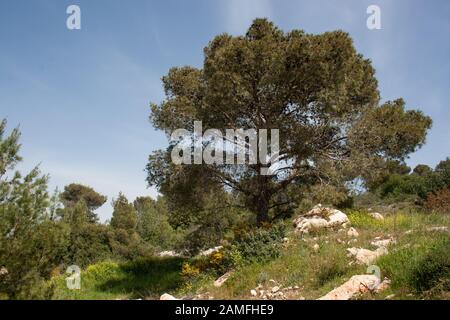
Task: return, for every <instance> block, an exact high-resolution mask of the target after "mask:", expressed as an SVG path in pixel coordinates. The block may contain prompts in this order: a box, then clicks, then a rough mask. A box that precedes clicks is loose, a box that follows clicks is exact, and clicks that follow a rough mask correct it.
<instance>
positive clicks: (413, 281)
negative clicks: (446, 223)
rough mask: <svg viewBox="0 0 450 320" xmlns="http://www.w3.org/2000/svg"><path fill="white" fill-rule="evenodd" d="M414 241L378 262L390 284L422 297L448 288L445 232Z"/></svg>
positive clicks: (449, 241)
mask: <svg viewBox="0 0 450 320" xmlns="http://www.w3.org/2000/svg"><path fill="white" fill-rule="evenodd" d="M414 240H415V241H414V242H415V244H413V245H404V246H402V247H400V249H398V250H396V251H393V252H391V253H390V254H388V255H386V256H383V257H381V258H380V259H379V260H378V264H379V266H380V267H381V270H382V271H383V272H385V273H386V276H387V277H388V278H390V279H391V280H392V287H393V288H394V289H399V290H403V291H409V292H414V293H416V294H419V295H422V296H425V295H428V294H430V293H431V294H433V295H436V294H439V292H445V291H448V290H450V256H449V254H448V248H449V247H450V239H449V238H448V236H447V235H439V236H436V237H433V238H431V237H429V236H428V237H423V236H422V237H421V238H420V239H414Z"/></svg>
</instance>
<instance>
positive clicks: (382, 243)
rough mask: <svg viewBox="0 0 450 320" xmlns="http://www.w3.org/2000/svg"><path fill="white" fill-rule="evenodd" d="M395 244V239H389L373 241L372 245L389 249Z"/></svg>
mask: <svg viewBox="0 0 450 320" xmlns="http://www.w3.org/2000/svg"><path fill="white" fill-rule="evenodd" d="M394 243H395V240H394V239H393V238H389V239H376V240H373V241H372V242H371V243H370V244H371V245H372V246H374V247H377V248H387V247H389V246H390V245H391V244H394Z"/></svg>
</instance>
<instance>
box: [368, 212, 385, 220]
mask: <svg viewBox="0 0 450 320" xmlns="http://www.w3.org/2000/svg"><path fill="white" fill-rule="evenodd" d="M369 216H371V217H372V218H374V219H376V220H384V217H383V216H382V215H381V213H378V212H369Z"/></svg>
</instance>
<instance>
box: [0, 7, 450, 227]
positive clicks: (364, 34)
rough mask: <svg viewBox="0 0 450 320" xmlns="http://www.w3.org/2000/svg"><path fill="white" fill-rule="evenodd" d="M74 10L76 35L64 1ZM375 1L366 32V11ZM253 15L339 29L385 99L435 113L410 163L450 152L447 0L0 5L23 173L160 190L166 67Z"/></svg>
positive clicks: (0, 89)
mask: <svg viewBox="0 0 450 320" xmlns="http://www.w3.org/2000/svg"><path fill="white" fill-rule="evenodd" d="M71 4H76V5H79V6H80V8H81V20H82V22H81V27H82V28H81V30H72V31H70V30H68V29H67V28H66V19H67V16H68V15H67V14H66V8H67V6H69V5H71ZM370 4H376V5H378V6H379V7H380V8H381V24H382V29H381V30H368V29H367V27H366V19H367V17H368V14H367V13H366V8H367V7H368V6H369V5H370ZM255 17H267V18H269V19H271V20H272V21H274V22H275V23H276V24H277V25H278V26H279V27H281V28H282V29H284V30H291V29H304V30H305V31H307V32H311V33H321V32H324V31H328V30H335V29H343V30H345V31H347V32H349V33H350V35H351V36H352V37H353V39H354V42H355V46H356V48H357V50H358V51H359V52H361V53H362V54H363V55H364V56H366V57H368V58H370V59H372V61H373V64H374V66H375V68H376V70H377V78H378V80H379V88H380V91H381V95H382V98H383V100H390V99H395V98H397V97H403V98H404V99H405V100H406V103H407V106H408V108H414V109H415V108H417V109H420V110H423V111H424V112H425V113H426V114H427V115H429V116H431V117H432V118H433V120H434V125H433V129H432V130H431V131H430V133H429V135H428V139H427V140H428V141H427V144H426V145H425V146H424V147H423V148H422V149H421V150H420V151H418V152H416V153H414V154H413V155H411V157H410V159H409V160H408V163H409V164H410V165H412V166H414V165H416V164H418V163H426V164H429V165H431V166H434V165H436V164H437V163H438V162H439V161H440V160H442V159H444V158H445V157H447V156H450V152H449V151H450V130H449V123H450V112H449V109H448V106H447V104H448V103H449V102H450V86H449V83H450V82H449V75H450V63H449V62H448V58H449V57H450V41H449V39H450V36H449V35H450V2H449V1H445V0H442V1H438V0H435V1H424V0H423V1H412V0H396V1H393V0H391V1H381V0H370V1H361V0H353V1H344V0H342V1H332V0H329V1H323V0H320V1H317V0H315V1H312V0H311V1H288V0H284V1H270V0H214V1H207V0H193V1H181V0H170V1H163V0H158V1H157V0H152V1H151V0H148V1H144V0H132V1H125V0H89V1H88V0H84V1H80V0H79V1H75V0H72V1H65V0H35V1H26V0H0V118H4V117H6V118H7V119H8V122H9V127H15V126H18V125H20V129H21V131H22V140H21V142H22V144H23V147H22V155H23V157H24V159H25V161H24V163H23V164H21V165H20V169H21V170H28V169H30V168H31V167H33V166H34V165H36V164H39V163H40V167H41V169H42V171H43V172H45V173H49V174H50V176H51V180H50V188H52V189H53V188H55V187H56V186H59V188H60V189H62V188H63V186H64V185H66V184H68V183H71V182H78V183H83V184H87V185H90V186H92V187H94V188H95V189H96V190H98V191H99V192H101V193H103V194H106V195H107V196H108V198H109V200H108V204H107V205H105V206H103V207H102V208H100V209H99V210H98V213H99V215H100V216H101V219H102V220H103V221H104V220H105V219H108V218H109V217H110V215H111V207H110V205H109V202H110V201H111V199H112V198H113V197H115V196H117V194H118V193H119V191H123V192H124V193H125V195H127V196H128V198H129V199H130V200H132V199H134V198H135V197H136V196H139V195H152V196H155V195H156V191H155V190H153V189H147V186H146V182H145V172H144V167H145V165H146V162H147V157H148V155H149V154H150V153H151V151H152V150H155V149H159V148H161V147H164V146H166V144H167V141H166V138H165V136H164V135H163V134H162V133H161V132H156V131H155V130H154V129H153V128H152V127H151V125H150V123H149V122H148V115H149V108H148V105H149V103H150V102H159V101H161V99H163V91H162V86H161V82H160V78H161V77H162V76H163V75H164V74H165V73H166V72H167V71H168V69H169V68H170V67H172V66H180V65H193V66H196V67H200V66H201V64H202V60H203V53H202V50H203V48H204V47H205V46H206V45H207V43H208V41H209V40H211V39H212V38H213V37H214V36H215V35H216V34H219V33H223V32H228V33H231V34H235V35H237V34H242V33H244V32H245V30H246V29H247V28H248V26H249V25H250V23H251V21H252V20H253V19H254V18H255Z"/></svg>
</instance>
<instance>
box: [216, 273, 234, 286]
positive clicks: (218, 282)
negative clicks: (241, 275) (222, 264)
mask: <svg viewBox="0 0 450 320" xmlns="http://www.w3.org/2000/svg"><path fill="white" fill-rule="evenodd" d="M233 273H234V271H228V272H227V273H225V274H224V275H223V276H221V277H220V278H218V279H217V280H216V281H214V287H216V288H220V287H221V286H222V285H223V284H224V283H225V282H226V281H227V280H228V279H229V278H230V277H231V276H232V275H233Z"/></svg>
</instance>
